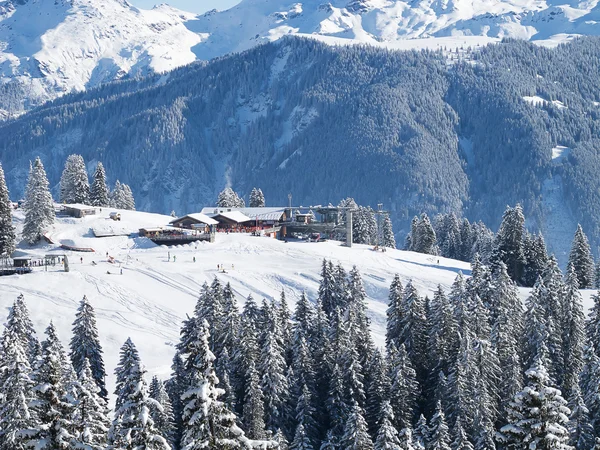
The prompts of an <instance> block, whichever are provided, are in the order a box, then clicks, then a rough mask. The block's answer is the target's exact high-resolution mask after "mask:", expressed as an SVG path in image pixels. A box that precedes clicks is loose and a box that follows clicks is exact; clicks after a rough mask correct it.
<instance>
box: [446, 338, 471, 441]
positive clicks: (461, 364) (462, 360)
mask: <svg viewBox="0 0 600 450" xmlns="http://www.w3.org/2000/svg"><path fill="white" fill-rule="evenodd" d="M476 370H477V369H476V367H475V358H474V352H473V348H472V344H471V337H470V333H464V334H460V335H459V348H458V354H457V356H456V358H455V360H454V364H453V366H452V367H451V369H450V374H449V375H448V380H447V383H448V394H449V397H450V398H449V401H448V418H449V420H450V422H454V423H456V422H460V423H461V424H462V425H463V426H464V427H465V428H466V429H467V430H468V431H470V430H471V429H472V426H473V422H474V418H475V408H476V403H475V399H474V397H475V395H474V386H473V384H474V383H473V381H474V374H475V372H476Z"/></svg>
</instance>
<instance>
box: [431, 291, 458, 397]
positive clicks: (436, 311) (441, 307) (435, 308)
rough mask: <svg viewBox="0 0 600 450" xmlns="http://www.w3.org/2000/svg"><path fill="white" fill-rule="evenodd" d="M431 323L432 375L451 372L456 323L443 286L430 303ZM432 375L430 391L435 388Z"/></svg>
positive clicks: (434, 379)
mask: <svg viewBox="0 0 600 450" xmlns="http://www.w3.org/2000/svg"><path fill="white" fill-rule="evenodd" d="M429 315H430V318H429V322H430V323H429V325H430V329H429V332H428V341H427V353H428V355H429V360H430V364H429V367H430V368H431V370H430V375H431V376H433V377H436V378H437V373H438V372H439V371H443V372H445V373H448V372H449V368H450V362H451V361H450V359H451V356H452V355H453V353H454V351H455V349H454V348H453V347H454V345H455V342H454V341H455V335H456V331H457V330H456V323H455V319H454V314H453V310H452V307H451V305H450V301H449V300H448V297H447V296H446V294H445V293H444V290H443V289H442V287H441V286H438V289H437V290H436V291H435V293H434V295H433V298H432V299H431V301H430V304H429ZM431 376H430V381H432V383H430V388H431V389H430V391H431V390H433V389H435V382H436V381H437V380H436V378H433V379H432V378H431Z"/></svg>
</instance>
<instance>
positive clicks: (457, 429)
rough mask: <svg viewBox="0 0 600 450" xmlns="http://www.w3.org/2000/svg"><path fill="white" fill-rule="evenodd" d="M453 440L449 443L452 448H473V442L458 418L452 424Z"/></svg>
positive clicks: (456, 449) (463, 449)
mask: <svg viewBox="0 0 600 450" xmlns="http://www.w3.org/2000/svg"><path fill="white" fill-rule="evenodd" d="M453 431H454V433H453V434H454V441H453V442H452V444H451V445H450V447H451V448H452V450H475V447H473V444H472V443H471V441H470V440H469V437H468V436H467V433H465V429H464V428H463V426H462V424H461V422H460V420H458V421H456V424H455V425H454V430H453Z"/></svg>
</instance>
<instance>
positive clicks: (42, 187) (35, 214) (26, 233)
mask: <svg viewBox="0 0 600 450" xmlns="http://www.w3.org/2000/svg"><path fill="white" fill-rule="evenodd" d="M49 186H50V183H48V178H47V177H46V171H45V170H44V165H43V164H42V161H41V160H40V158H36V160H35V161H34V163H33V165H32V166H31V170H30V171H29V180H28V182H27V189H26V193H25V222H24V224H23V239H25V240H26V241H27V242H28V243H29V244H32V245H33V244H35V243H36V242H37V241H39V240H40V239H41V237H42V234H43V233H44V231H45V230H46V228H48V227H49V226H50V225H52V224H53V223H54V219H55V214H54V202H53V200H52V195H51V194H50V190H49Z"/></svg>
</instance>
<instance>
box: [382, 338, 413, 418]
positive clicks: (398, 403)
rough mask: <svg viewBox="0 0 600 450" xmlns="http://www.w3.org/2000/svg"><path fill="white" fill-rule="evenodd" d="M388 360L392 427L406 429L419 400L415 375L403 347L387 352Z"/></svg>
mask: <svg viewBox="0 0 600 450" xmlns="http://www.w3.org/2000/svg"><path fill="white" fill-rule="evenodd" d="M389 358H390V363H389V367H390V381H391V389H390V405H391V407H392V412H393V413H394V426H395V427H396V428H397V429H403V428H408V427H410V425H411V424H412V420H413V417H414V415H415V413H416V408H417V400H418V398H419V384H418V382H417V374H416V371H415V369H414V368H413V365H412V363H411V361H410V359H409V357H408V355H407V353H406V350H405V348H404V345H403V344H401V345H400V348H399V349H398V350H397V351H396V349H395V348H393V349H392V350H391V351H390V352H389Z"/></svg>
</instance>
